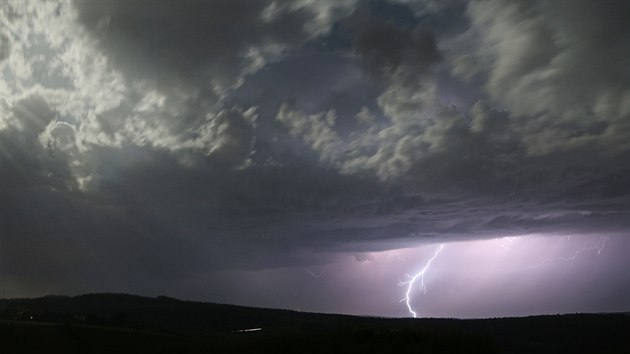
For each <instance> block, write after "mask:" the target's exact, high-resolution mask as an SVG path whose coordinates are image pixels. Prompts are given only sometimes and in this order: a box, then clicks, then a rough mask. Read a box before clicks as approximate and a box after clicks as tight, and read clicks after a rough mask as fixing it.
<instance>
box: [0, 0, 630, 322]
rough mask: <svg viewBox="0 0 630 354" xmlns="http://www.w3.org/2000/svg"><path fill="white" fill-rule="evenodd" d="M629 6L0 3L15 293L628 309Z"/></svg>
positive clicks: (464, 313)
mask: <svg viewBox="0 0 630 354" xmlns="http://www.w3.org/2000/svg"><path fill="white" fill-rule="evenodd" d="M629 83H630V2H628V1H625V0H598V1H596V0H592V1H582V0H558V1H506V0H501V1H458V0H448V1H438V0H416V1H414V0H387V1H376V0H374V1H371V0H370V1H358V0H356V1H355V0H341V1H333V0H330V1H325V0H296V1H266V0H256V1H251V0H230V1H228V0H214V1H160V0H151V1H142V0H139V1H128V0H116V1H74V2H71V1H63V2H54V1H45V2H44V1H41V2H39V1H22V0H19V1H11V0H9V1H4V2H2V3H1V4H0V297H25V296H29V297H30V296H42V295H46V294H51V293H54V294H71V295H72V294H80V293H86V292H130V293H135V294H142V295H160V294H165V295H170V296H176V297H180V298H186V299H194V300H202V301H215V302H225V303H237V304H243V305H253V306H266V307H279V308H291V309H300V310H304V311H322V312H340V313H352V314H364V315H379V316H409V315H410V313H409V312H408V311H407V308H406V306H405V304H404V303H401V302H400V300H401V299H402V298H403V297H404V296H405V286H404V284H403V286H399V284H398V283H399V282H402V283H404V282H405V281H406V279H408V278H406V277H407V275H411V276H413V275H414V274H415V272H418V271H419V270H421V269H422V267H423V266H424V265H425V264H426V262H427V261H428V259H429V258H430V257H431V254H432V253H433V252H434V250H436V247H438V245H440V244H443V245H444V248H443V250H442V251H441V252H440V254H439V255H438V257H437V258H436V259H435V262H433V263H432V264H431V269H429V272H428V273H427V274H426V278H425V283H426V286H427V290H428V291H427V292H426V293H424V292H423V291H422V289H419V288H418V289H412V290H413V291H412V298H411V299H410V300H412V301H411V303H412V304H413V306H414V308H415V307H417V308H418V309H419V310H418V315H419V316H435V317H439V316H454V317H487V316H503V315H523V314H534V313H562V312H580V311H628V310H630V300H629V299H630V272H629V271H628V269H630V257H628V256H627V255H628V254H630V85H629Z"/></svg>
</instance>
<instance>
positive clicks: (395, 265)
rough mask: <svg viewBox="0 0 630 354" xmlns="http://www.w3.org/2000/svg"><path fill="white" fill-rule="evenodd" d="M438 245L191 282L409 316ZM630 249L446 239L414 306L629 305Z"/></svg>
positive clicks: (278, 301) (554, 308) (247, 295)
mask: <svg viewBox="0 0 630 354" xmlns="http://www.w3.org/2000/svg"><path fill="white" fill-rule="evenodd" d="M602 241H605V242H603V243H602ZM602 244H603V245H604V247H601V248H600V247H595V246H601V245H602ZM437 246H438V245H436V244H425V245H422V246H419V247H416V248H405V249H398V250H390V251H384V252H372V253H365V254H341V255H336V256H334V260H333V261H332V262H331V263H327V264H322V265H315V266H312V267H310V268H308V270H310V272H312V273H313V274H314V275H315V276H313V274H310V273H309V272H308V271H307V270H305V269H304V268H285V269H274V270H265V271H247V272H242V271H241V272H217V273H211V274H206V275H204V276H203V277H201V278H198V279H194V280H193V281H194V282H206V283H207V284H208V287H209V289H207V290H206V291H202V292H200V293H195V294H188V296H190V297H192V298H197V299H198V298H201V297H204V296H207V297H208V298H211V299H213V300H214V299H216V300H217V301H225V302H233V303H238V304H248V305H256V306H263V307H282V308H289V309H299V310H302V311H316V312H338V313H348V314H358V315H371V316H386V317H409V316H411V315H410V313H409V312H408V311H407V308H406V305H405V303H404V302H401V299H403V298H404V297H405V291H406V289H407V285H401V284H400V283H401V282H404V281H405V280H406V279H407V275H414V274H415V272H417V271H419V270H420V269H422V267H424V265H425V264H426V261H427V260H428V259H429V258H430V257H431V255H432V254H433V253H434V251H435V249H436V247H437ZM628 247H630V240H628V239H627V238H625V237H619V236H601V235H590V236H576V235H569V236H557V235H555V236H554V235H551V236H550V235H524V236H521V237H504V238H495V239H487V240H476V241H462V242H451V243H446V244H444V248H443V249H442V251H441V252H440V253H439V254H438V256H437V257H436V258H435V260H434V262H433V263H432V265H431V268H430V269H429V270H428V271H427V272H426V275H425V284H426V286H427V292H426V293H423V292H422V291H421V289H419V288H418V287H416V289H414V290H413V291H412V292H411V294H412V296H411V305H412V306H413V309H414V311H416V312H417V313H418V317H457V318H479V317H493V316H524V315H533V314H544V313H575V312H614V311H625V310H626V309H627V308H628V307H630V299H628V298H627V296H626V295H627V294H628V293H629V291H630V279H628V277H627V274H626V271H625V269H627V268H628V267H630V259H629V258H628V257H627V254H626V252H625V251H624V250H626V249H628ZM599 250H601V251H600V252H598V251H599ZM567 258H572V259H567ZM223 292H225V293H223ZM233 294H238V296H234V295H233ZM279 294H282V295H279ZM575 294H581V296H579V297H578V296H575ZM173 295H179V296H186V294H181V293H177V292H174V293H173ZM624 297H625V299H624ZM331 304H334V305H333V306H331Z"/></svg>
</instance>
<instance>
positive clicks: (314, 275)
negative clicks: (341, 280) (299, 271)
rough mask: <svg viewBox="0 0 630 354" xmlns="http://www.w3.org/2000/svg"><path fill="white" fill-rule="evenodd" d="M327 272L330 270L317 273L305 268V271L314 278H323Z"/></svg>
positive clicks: (325, 269)
mask: <svg viewBox="0 0 630 354" xmlns="http://www.w3.org/2000/svg"><path fill="white" fill-rule="evenodd" d="M327 270H328V269H327V268H324V270H322V271H321V272H319V273H316V272H314V271H312V270H310V269H309V268H306V267H304V271H306V272H307V273H308V274H309V275H310V276H312V277H313V278H319V277H321V276H322V275H324V273H326V271H327Z"/></svg>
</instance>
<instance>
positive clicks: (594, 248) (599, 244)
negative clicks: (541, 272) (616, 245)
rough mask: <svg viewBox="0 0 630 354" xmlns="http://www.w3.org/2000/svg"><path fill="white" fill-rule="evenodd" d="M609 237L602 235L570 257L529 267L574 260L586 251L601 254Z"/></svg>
mask: <svg viewBox="0 0 630 354" xmlns="http://www.w3.org/2000/svg"><path fill="white" fill-rule="evenodd" d="M608 239H609V237H608V236H600V237H599V240H597V241H596V242H593V244H592V245H591V246H590V247H584V248H581V249H579V250H577V251H575V252H574V253H573V254H572V255H571V256H568V257H555V258H549V259H545V260H543V261H542V262H540V263H539V264H536V265H533V266H529V267H527V268H528V269H533V268H540V267H542V266H544V265H546V264H548V263H552V262H561V261H563V262H568V261H571V260H574V259H575V258H577V257H578V256H579V255H581V254H582V253H586V252H591V253H595V254H598V255H599V254H601V253H602V251H604V248H605V247H606V241H608Z"/></svg>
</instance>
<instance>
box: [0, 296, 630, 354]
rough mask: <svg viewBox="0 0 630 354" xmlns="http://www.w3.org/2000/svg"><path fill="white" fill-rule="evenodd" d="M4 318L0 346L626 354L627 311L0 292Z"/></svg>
mask: <svg viewBox="0 0 630 354" xmlns="http://www.w3.org/2000/svg"><path fill="white" fill-rule="evenodd" d="M0 318H1V320H0V353H82V354H83V353H136V354H140V353H183V354H185V353H630V315H628V314H576V315H556V316H534V317H524V318H500V319H484V320H456V319H417V320H414V319H383V318H371V317H354V316H342V315H324V314H313V313H303V312H296V311H285V310H270V309H259V308H248V307H240V306H231V305H219V304H208V303H199V302H189V301H180V300H176V299H171V298H166V297H158V298H146V297H139V296H132V295H121V294H93V295H82V296H77V297H59V296H48V297H43V298H37V299H11V300H0ZM248 329H249V330H250V331H243V330H248ZM251 329H255V330H253V331H252V330H251Z"/></svg>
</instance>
